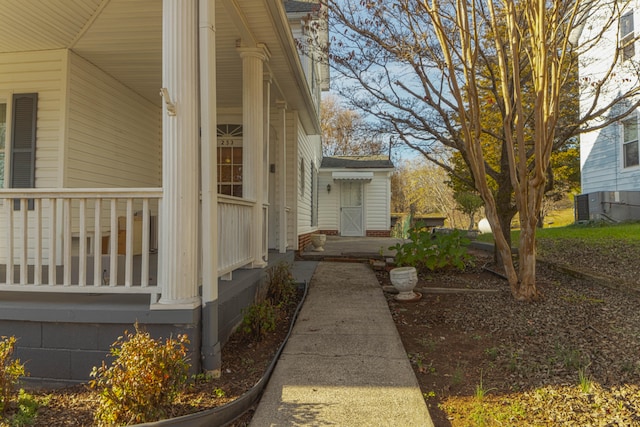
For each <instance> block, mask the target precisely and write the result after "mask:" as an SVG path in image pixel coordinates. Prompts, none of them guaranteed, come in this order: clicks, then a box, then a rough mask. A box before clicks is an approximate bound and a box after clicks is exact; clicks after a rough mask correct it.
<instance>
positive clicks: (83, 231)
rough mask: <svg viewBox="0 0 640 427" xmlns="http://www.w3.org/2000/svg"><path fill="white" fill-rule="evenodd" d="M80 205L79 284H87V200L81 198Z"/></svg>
mask: <svg viewBox="0 0 640 427" xmlns="http://www.w3.org/2000/svg"><path fill="white" fill-rule="evenodd" d="M79 202H80V203H79V206H78V216H79V218H78V227H79V228H80V230H79V232H80V241H79V242H78V286H87V221H86V220H87V218H86V215H87V212H86V209H87V200H86V199H80V201H79Z"/></svg>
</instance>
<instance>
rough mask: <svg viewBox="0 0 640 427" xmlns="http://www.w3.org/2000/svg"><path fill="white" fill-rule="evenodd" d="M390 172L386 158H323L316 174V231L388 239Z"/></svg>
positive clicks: (390, 167)
mask: <svg viewBox="0 0 640 427" xmlns="http://www.w3.org/2000/svg"><path fill="white" fill-rule="evenodd" d="M393 171H394V166H393V163H392V162H391V160H390V158H389V157H388V156H381V155H375V156H334V157H324V158H323V159H322V163H321V166H320V170H319V173H318V177H319V180H318V181H319V182H318V228H319V229H320V232H321V233H324V234H327V235H339V236H370V237H373V236H375V237H388V236H389V234H390V228H391V174H392V173H393Z"/></svg>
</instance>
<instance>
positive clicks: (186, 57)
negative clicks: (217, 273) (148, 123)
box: [158, 0, 200, 309]
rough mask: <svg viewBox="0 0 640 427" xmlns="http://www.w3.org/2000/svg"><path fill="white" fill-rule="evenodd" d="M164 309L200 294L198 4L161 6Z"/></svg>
mask: <svg viewBox="0 0 640 427" xmlns="http://www.w3.org/2000/svg"><path fill="white" fill-rule="evenodd" d="M162 87H163V93H164V99H163V114H162V188H163V193H164V194H163V198H162V206H161V208H160V218H161V232H160V245H159V251H160V252H159V258H158V279H159V283H160V285H161V286H162V297H161V298H160V301H159V304H160V305H161V306H162V307H161V308H162V309H166V308H188V307H196V306H198V305H199V304H200V298H199V296H198V262H197V260H198V208H199V200H198V188H199V186H198V166H199V162H198V145H199V135H198V132H199V129H198V117H199V104H198V102H199V101H198V0H163V3H162Z"/></svg>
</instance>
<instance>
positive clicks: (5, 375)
mask: <svg viewBox="0 0 640 427" xmlns="http://www.w3.org/2000/svg"><path fill="white" fill-rule="evenodd" d="M15 347H16V337H4V336H3V337H0V415H2V414H4V413H5V411H6V409H7V405H8V404H9V402H11V401H12V400H13V398H14V397H15V395H16V385H17V384H18V380H19V378H20V377H21V376H24V375H25V370H24V365H23V364H21V363H20V360H19V359H14V358H13V352H14V350H15Z"/></svg>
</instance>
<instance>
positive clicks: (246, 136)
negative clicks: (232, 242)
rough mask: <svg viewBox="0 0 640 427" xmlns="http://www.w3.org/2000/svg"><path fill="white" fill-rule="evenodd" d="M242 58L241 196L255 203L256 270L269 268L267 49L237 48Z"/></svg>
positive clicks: (254, 250) (254, 241) (253, 241)
mask: <svg viewBox="0 0 640 427" xmlns="http://www.w3.org/2000/svg"><path fill="white" fill-rule="evenodd" d="M238 51H239V52H240V57H241V58H242V129H243V165H242V171H243V182H242V193H243V197H244V198H246V199H250V200H254V201H255V206H254V207H253V229H252V233H251V235H252V237H251V253H252V254H253V258H254V261H253V267H254V268H262V267H264V266H266V263H265V261H264V259H263V258H262V239H263V236H264V233H263V214H262V204H263V202H264V201H265V197H264V194H263V188H262V180H263V177H264V172H263V170H264V162H263V158H264V157H263V156H264V152H263V150H264V147H263V146H264V116H265V111H264V104H263V99H264V88H263V83H262V73H263V70H264V61H266V60H267V59H268V58H269V51H268V50H267V48H266V46H258V47H256V48H238Z"/></svg>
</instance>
